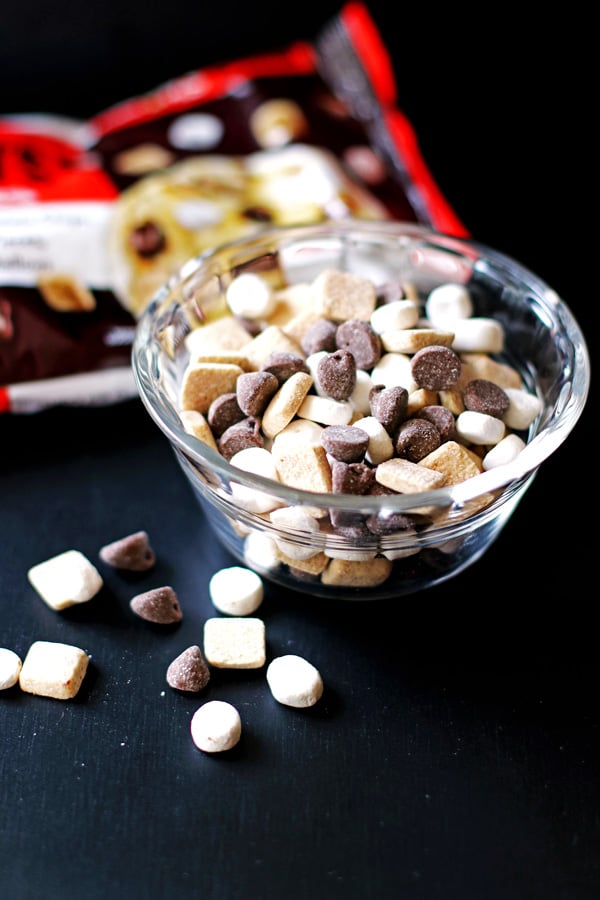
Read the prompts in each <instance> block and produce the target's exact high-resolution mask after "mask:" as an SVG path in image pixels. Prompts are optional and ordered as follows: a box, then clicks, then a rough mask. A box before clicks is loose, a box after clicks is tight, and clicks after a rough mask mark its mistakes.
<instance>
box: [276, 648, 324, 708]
mask: <svg viewBox="0 0 600 900" xmlns="http://www.w3.org/2000/svg"><path fill="white" fill-rule="evenodd" d="M267 682H268V685H269V688H270V690H271V693H272V694H273V696H274V698H275V699H276V700H277V701H278V702H279V703H283V704H284V705H285V706H294V707H297V708H299V709H300V708H304V707H307V706H314V705H315V703H317V702H318V701H319V700H320V699H321V697H322V695H323V679H322V678H321V675H320V673H319V671H318V670H317V669H316V668H315V667H314V666H313V665H312V663H309V662H308V661H307V660H306V659H303V658H302V657H301V656H296V655H295V654H293V653H290V654H288V655H286V656H278V657H276V658H275V659H274V660H273V661H272V662H271V663H269V666H268V668H267Z"/></svg>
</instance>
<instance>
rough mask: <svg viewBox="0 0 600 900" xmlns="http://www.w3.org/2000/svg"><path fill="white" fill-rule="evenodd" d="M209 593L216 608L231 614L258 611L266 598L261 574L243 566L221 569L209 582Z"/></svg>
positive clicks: (247, 613) (237, 614)
mask: <svg viewBox="0 0 600 900" xmlns="http://www.w3.org/2000/svg"><path fill="white" fill-rule="evenodd" d="M208 593H209V595H210V599H211V601H212V604H213V606H214V607H215V609H218V610H219V612H222V613H225V614H227V615H231V616H249V615H251V614H252V613H253V612H256V610H257V609H258V607H259V606H260V605H261V603H262V601H263V598H264V586H263V582H262V579H261V577H260V575H258V574H257V573H256V572H253V571H252V570H251V569H246V568H244V567H243V566H229V567H228V568H225V569H219V570H218V571H217V572H215V573H214V574H213V576H212V577H211V579H210V581H209V583H208Z"/></svg>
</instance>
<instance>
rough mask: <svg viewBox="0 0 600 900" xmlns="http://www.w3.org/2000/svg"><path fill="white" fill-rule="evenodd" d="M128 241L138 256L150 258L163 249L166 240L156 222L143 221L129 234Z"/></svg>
mask: <svg viewBox="0 0 600 900" xmlns="http://www.w3.org/2000/svg"><path fill="white" fill-rule="evenodd" d="M129 243H130V244H131V246H132V247H133V249H134V250H135V252H136V253H137V254H138V256H141V257H142V258H143V259H151V258H152V257H153V256H157V255H158V254H159V253H161V252H162V251H163V250H164V249H165V247H166V245H167V240H166V238H165V235H164V232H163V231H162V230H161V229H160V228H159V226H158V225H157V224H156V222H144V223H143V224H142V225H138V226H137V227H136V228H134V229H133V231H132V232H131V234H130V235H129Z"/></svg>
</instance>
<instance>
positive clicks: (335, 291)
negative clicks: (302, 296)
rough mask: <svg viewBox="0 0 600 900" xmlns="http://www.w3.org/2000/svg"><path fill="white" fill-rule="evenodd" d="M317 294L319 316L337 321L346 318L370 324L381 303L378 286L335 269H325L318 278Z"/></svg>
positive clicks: (314, 283)
mask: <svg viewBox="0 0 600 900" xmlns="http://www.w3.org/2000/svg"><path fill="white" fill-rule="evenodd" d="M313 295H314V298H315V308H316V311H317V312H318V314H319V316H320V317H322V318H324V319H333V320H334V321H336V322H344V321H346V319H362V320H363V321H364V322H368V321H369V319H370V318H371V315H372V314H373V311H374V310H375V305H376V302H377V296H376V293H375V286H374V285H373V283H372V282H371V281H369V279H368V278H363V277H362V276H361V275H354V274H352V273H351V272H339V271H337V270H335V269H325V270H324V271H323V272H321V274H320V275H317V277H316V278H315V280H314V281H313Z"/></svg>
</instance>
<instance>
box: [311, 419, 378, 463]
mask: <svg viewBox="0 0 600 900" xmlns="http://www.w3.org/2000/svg"><path fill="white" fill-rule="evenodd" d="M321 443H322V445H323V447H324V448H325V450H326V452H327V453H329V455H330V456H333V457H334V458H335V459H337V460H340V461H341V462H345V463H353V462H361V460H363V459H364V456H365V453H366V452H367V448H368V446H369V435H368V434H367V432H366V431H363V430H362V428H360V427H356V428H355V427H354V425H327V426H326V427H325V428H324V429H323V431H322V432H321Z"/></svg>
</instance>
